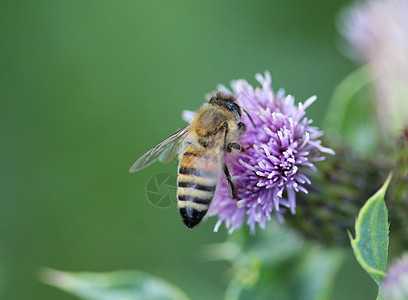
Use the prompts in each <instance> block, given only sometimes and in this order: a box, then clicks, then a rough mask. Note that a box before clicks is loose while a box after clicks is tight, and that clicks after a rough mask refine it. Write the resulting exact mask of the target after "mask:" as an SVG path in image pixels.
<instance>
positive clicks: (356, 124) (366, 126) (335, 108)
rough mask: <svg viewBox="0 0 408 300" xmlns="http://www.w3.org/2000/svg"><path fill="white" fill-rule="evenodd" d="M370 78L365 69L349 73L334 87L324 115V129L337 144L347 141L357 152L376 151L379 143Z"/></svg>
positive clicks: (371, 79)
mask: <svg viewBox="0 0 408 300" xmlns="http://www.w3.org/2000/svg"><path fill="white" fill-rule="evenodd" d="M372 82H373V77H372V76H371V75H370V73H369V72H368V70H367V68H366V67H365V66H364V67H361V68H359V69H357V70H355V71H354V72H352V73H350V75H348V76H347V77H346V78H345V79H343V81H342V82H341V83H340V84H339V85H338V86H337V87H336V89H335V90H334V92H333V96H332V98H331V99H330V103H329V108H328V111H327V114H326V117H325V131H326V132H327V133H328V134H329V136H332V137H333V138H334V139H335V141H337V142H338V143H339V144H344V143H347V144H348V145H349V146H350V147H352V148H353V150H354V151H355V152H357V153H360V154H369V153H375V151H376V149H377V145H378V142H379V131H378V126H377V120H376V118H375V114H374V113H373V101H372V89H371V84H372Z"/></svg>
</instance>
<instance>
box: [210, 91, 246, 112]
mask: <svg viewBox="0 0 408 300" xmlns="http://www.w3.org/2000/svg"><path fill="white" fill-rule="evenodd" d="M208 103H209V104H212V105H219V106H223V107H224V108H226V109H228V110H229V111H231V112H233V113H234V114H236V115H237V116H238V117H239V118H241V115H242V110H241V107H240V106H239V105H238V103H237V99H236V98H235V97H234V96H233V95H231V94H227V93H223V92H213V93H212V94H210V95H209V96H208Z"/></svg>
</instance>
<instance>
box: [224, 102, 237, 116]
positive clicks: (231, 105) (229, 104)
mask: <svg viewBox="0 0 408 300" xmlns="http://www.w3.org/2000/svg"><path fill="white" fill-rule="evenodd" d="M225 105H226V106H227V107H228V109H229V110H232V111H234V112H236V113H237V114H238V115H239V116H240V117H241V108H240V107H239V106H238V104H236V103H234V102H229V101H226V102H225Z"/></svg>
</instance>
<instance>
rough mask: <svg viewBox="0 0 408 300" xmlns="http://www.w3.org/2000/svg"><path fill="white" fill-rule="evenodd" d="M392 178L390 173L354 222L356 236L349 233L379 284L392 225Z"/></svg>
mask: <svg viewBox="0 0 408 300" xmlns="http://www.w3.org/2000/svg"><path fill="white" fill-rule="evenodd" d="M391 177H392V175H391V174H390V175H389V176H388V178H387V180H386V181H385V183H384V185H383V186H382V187H381V188H380V189H379V190H378V191H377V192H376V193H375V194H374V195H373V196H372V197H371V198H370V199H368V200H367V202H366V203H365V204H364V206H363V207H362V208H361V210H360V212H359V214H358V218H357V221H356V224H355V230H356V237H355V238H354V239H353V237H352V236H351V234H350V232H349V237H350V241H351V246H352V247H353V251H354V255H355V257H356V259H357V261H358V262H359V264H360V265H361V266H362V267H363V269H364V270H365V271H366V272H367V273H368V274H369V275H370V276H371V277H372V278H373V279H374V281H375V282H376V283H377V284H378V286H379V287H380V286H381V283H382V281H383V279H384V277H385V269H386V266H387V257H388V234H389V224H388V211H387V207H386V205H385V201H384V196H385V192H386V190H387V188H388V185H389V183H390V180H391ZM380 297H381V295H379V298H377V299H381V298H380Z"/></svg>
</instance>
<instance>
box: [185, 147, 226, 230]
mask: <svg viewBox="0 0 408 300" xmlns="http://www.w3.org/2000/svg"><path fill="white" fill-rule="evenodd" d="M180 158H181V159H180V164H179V171H178V189H177V197H178V208H179V211H180V214H181V216H182V218H183V221H184V224H186V226H187V227H188V228H193V227H194V226H195V225H197V224H198V223H199V222H200V221H201V220H202V219H203V218H204V216H205V215H206V213H207V211H208V208H209V207H210V204H211V201H212V199H213V197H214V192H215V188H216V186H217V182H218V178H219V171H220V158H219V157H218V156H217V155H216V153H213V152H210V153H208V151H206V153H205V154H204V153H203V152H199V151H197V150H191V149H187V150H186V151H185V152H184V153H183V154H182V156H181V157H180Z"/></svg>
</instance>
